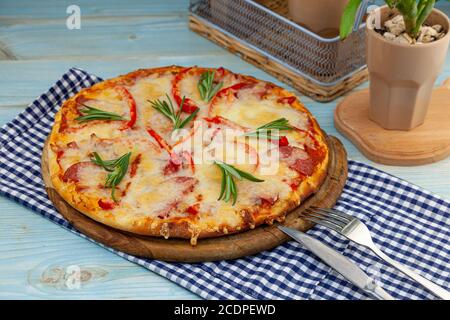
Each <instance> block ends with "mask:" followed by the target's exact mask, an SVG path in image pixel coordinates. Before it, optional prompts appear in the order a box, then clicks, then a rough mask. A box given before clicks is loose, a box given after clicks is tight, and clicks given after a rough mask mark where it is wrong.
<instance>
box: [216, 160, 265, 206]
mask: <svg viewBox="0 0 450 320" xmlns="http://www.w3.org/2000/svg"><path fill="white" fill-rule="evenodd" d="M214 164H216V165H217V166H218V167H219V169H220V171H221V172H222V183H221V188H220V195H219V198H218V199H217V200H224V201H225V202H228V201H230V199H233V205H234V204H235V203H236V200H237V188H236V183H235V182H234V179H233V178H237V179H239V180H242V179H246V180H249V181H253V182H264V180H261V179H258V178H256V177H255V176H253V175H251V174H250V173H248V172H245V171H242V170H239V169H237V168H235V167H233V166H231V165H229V164H226V163H224V162H222V161H217V160H216V161H214Z"/></svg>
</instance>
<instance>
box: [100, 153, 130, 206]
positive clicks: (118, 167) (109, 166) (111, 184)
mask: <svg viewBox="0 0 450 320" xmlns="http://www.w3.org/2000/svg"><path fill="white" fill-rule="evenodd" d="M93 155H94V158H93V159H91V161H92V162H93V163H95V164H96V165H99V166H101V167H103V168H104V169H105V170H106V171H108V172H109V173H108V175H107V176H106V181H105V187H106V188H111V198H112V199H113V200H114V202H118V200H117V198H116V196H115V189H116V187H117V185H118V184H119V183H120V182H121V181H122V179H123V177H124V176H125V174H126V173H127V171H128V165H129V163H130V157H131V152H128V153H126V154H124V155H123V156H121V157H119V158H117V159H112V160H103V159H102V158H101V157H100V155H99V154H98V153H97V152H94V153H93Z"/></svg>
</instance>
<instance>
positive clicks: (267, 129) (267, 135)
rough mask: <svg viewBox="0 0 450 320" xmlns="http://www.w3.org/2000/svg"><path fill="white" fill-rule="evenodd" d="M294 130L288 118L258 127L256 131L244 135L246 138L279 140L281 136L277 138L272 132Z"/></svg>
mask: <svg viewBox="0 0 450 320" xmlns="http://www.w3.org/2000/svg"><path fill="white" fill-rule="evenodd" d="M292 129H294V128H293V127H292V126H290V125H289V121H288V120H287V119H286V118H280V119H277V120H274V121H272V122H269V123H266V124H265V125H262V126H260V127H258V128H257V129H256V130H255V131H251V132H247V133H245V134H244V136H245V137H257V138H263V139H270V140H279V139H280V137H279V136H275V135H272V134H271V130H278V131H288V130H292Z"/></svg>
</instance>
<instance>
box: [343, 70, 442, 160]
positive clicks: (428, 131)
mask: <svg viewBox="0 0 450 320" xmlns="http://www.w3.org/2000/svg"><path fill="white" fill-rule="evenodd" d="M369 99H370V96H369V89H365V90H361V91H357V92H355V93H352V94H350V95H349V96H347V97H346V98H345V99H344V100H342V102H341V103H340V104H339V105H338V106H337V107H336V110H335V113H334V125H335V127H336V129H337V130H339V132H341V133H342V134H343V135H344V136H346V137H347V138H348V139H350V141H352V142H353V143H354V144H355V146H356V147H357V148H358V149H359V150H360V151H361V152H362V153H363V154H364V155H365V156H366V157H367V158H369V159H370V160H372V161H375V162H378V163H382V164H387V165H396V166H416V165H423V164H427V163H433V162H436V161H439V160H442V159H444V158H446V157H448V156H449V155H450V78H449V79H447V80H446V81H445V82H444V83H443V85H442V86H441V87H438V88H435V89H434V91H433V94H432V96H431V101H430V106H429V109H428V114H427V117H426V119H425V122H424V123H423V124H422V125H420V126H419V127H417V128H414V129H412V130H410V131H400V130H386V129H383V128H382V127H380V126H379V125H378V124H376V123H375V122H373V121H372V120H370V119H369V103H370V102H369Z"/></svg>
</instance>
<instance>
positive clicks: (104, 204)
mask: <svg viewBox="0 0 450 320" xmlns="http://www.w3.org/2000/svg"><path fill="white" fill-rule="evenodd" d="M98 205H99V207H100V208H102V209H103V210H112V209H114V207H115V206H116V204H115V202H114V201H111V200H104V199H100V200H98Z"/></svg>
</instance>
